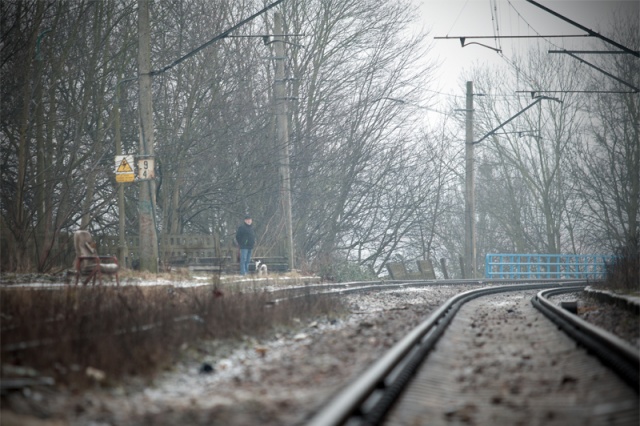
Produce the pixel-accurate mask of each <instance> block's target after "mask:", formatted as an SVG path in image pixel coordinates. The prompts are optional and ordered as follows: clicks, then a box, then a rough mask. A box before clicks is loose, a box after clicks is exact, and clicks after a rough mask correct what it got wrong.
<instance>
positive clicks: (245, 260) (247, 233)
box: [236, 214, 256, 275]
mask: <svg viewBox="0 0 640 426" xmlns="http://www.w3.org/2000/svg"><path fill="white" fill-rule="evenodd" d="M252 223H253V220H252V219H251V216H250V215H248V214H247V215H245V217H244V223H243V224H241V225H240V226H238V230H237V231H236V241H237V242H238V245H239V246H240V275H246V274H247V271H248V270H249V262H251V251H252V250H253V246H254V244H255V243H256V236H255V234H254V233H253V228H252V227H251V224H252Z"/></svg>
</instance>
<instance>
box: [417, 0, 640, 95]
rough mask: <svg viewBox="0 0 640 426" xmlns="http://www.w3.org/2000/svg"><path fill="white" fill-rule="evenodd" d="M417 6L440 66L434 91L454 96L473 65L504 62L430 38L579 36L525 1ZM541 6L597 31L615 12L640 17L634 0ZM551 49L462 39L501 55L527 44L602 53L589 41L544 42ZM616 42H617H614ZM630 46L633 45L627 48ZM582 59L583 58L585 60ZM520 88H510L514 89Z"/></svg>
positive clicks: (570, 0) (443, 0) (437, 1)
mask: <svg viewBox="0 0 640 426" xmlns="http://www.w3.org/2000/svg"><path fill="white" fill-rule="evenodd" d="M413 1H414V2H415V4H416V5H418V7H419V11H420V13H421V22H422V23H423V25H424V29H425V30H427V31H429V39H431V40H432V42H433V45H434V46H433V47H434V50H433V52H434V53H435V54H436V55H437V56H438V57H439V58H440V60H441V62H442V65H441V67H440V69H439V70H438V71H437V77H436V79H435V81H434V83H435V88H436V90H439V91H442V92H444V93H450V94H455V95H464V86H463V85H464V82H462V84H460V82H459V78H460V75H461V72H462V70H463V69H465V68H466V69H470V68H472V67H473V66H474V65H478V64H499V63H506V62H505V61H504V59H502V58H501V57H500V55H499V54H498V53H496V52H494V51H492V50H491V49H488V48H485V47H481V46H478V45H469V46H466V47H464V48H462V47H461V46H460V40H459V39H455V40H434V39H433V37H436V36H437V37H442V36H479V35H481V36H493V35H495V34H499V35H501V36H507V35H535V34H541V35H552V34H553V35H557V34H585V32H584V31H582V30H580V29H579V28H577V27H575V26H573V25H571V24H569V23H567V22H565V21H563V20H562V19H560V18H557V17H555V16H553V15H551V14H550V13H548V12H545V11H544V10H542V9H540V8H539V7H537V6H535V5H533V4H530V3H528V2H526V1H525V0H413ZM537 1H538V3H540V4H542V5H544V6H545V7H547V8H549V9H551V10H553V11H555V12H557V13H559V14H561V15H563V16H565V17H567V18H569V19H571V20H573V21H575V22H577V23H579V24H581V25H583V26H585V27H587V28H589V29H591V30H594V31H597V32H600V33H604V34H607V30H608V29H610V28H611V26H612V25H615V21H614V16H615V15H616V13H624V14H627V15H632V16H636V17H638V19H640V7H639V5H640V0H632V1H602V0H598V1H596V0H586V1H585V0H581V1H578V0H565V1H546V0H537ZM550 40H551V41H552V42H553V43H554V44H556V47H554V46H551V45H549V44H548V43H547V42H546V41H544V40H540V39H533V38H532V39H517V40H508V39H501V40H500V41H499V43H500V46H497V45H496V43H497V41H496V40H494V39H492V38H491V39H484V40H467V42H470V41H475V42H479V43H483V44H487V45H489V46H492V47H500V48H502V53H503V55H505V56H506V57H512V56H513V54H514V53H518V52H523V53H524V52H526V51H527V50H528V49H529V48H530V47H531V46H536V45H538V46H540V48H542V49H545V50H548V49H561V48H567V49H582V50H592V49H593V48H594V44H595V46H597V48H601V49H604V47H603V46H604V44H603V42H599V41H597V39H595V38H593V37H587V38H571V39H568V38H554V39H550ZM616 41H618V40H616ZM630 47H631V48H633V46H630ZM585 59H587V58H585ZM520 89H526V88H514V91H515V90H520Z"/></svg>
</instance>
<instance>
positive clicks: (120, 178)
mask: <svg viewBox="0 0 640 426" xmlns="http://www.w3.org/2000/svg"><path fill="white" fill-rule="evenodd" d="M134 180H135V175H134V174H133V173H126V174H125V173H122V174H119V175H116V182H133V181H134Z"/></svg>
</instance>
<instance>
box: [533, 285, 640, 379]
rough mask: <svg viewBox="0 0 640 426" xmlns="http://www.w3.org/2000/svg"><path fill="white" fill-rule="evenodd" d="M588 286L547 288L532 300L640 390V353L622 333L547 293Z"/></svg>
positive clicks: (545, 313)
mask: <svg viewBox="0 0 640 426" xmlns="http://www.w3.org/2000/svg"><path fill="white" fill-rule="evenodd" d="M583 288H584V287H567V288H559V289H552V290H543V291H541V292H539V293H538V294H537V295H536V297H534V298H533V299H531V303H532V304H533V306H535V307H536V308H537V309H538V310H539V311H540V312H542V313H543V314H544V315H546V316H547V317H548V318H549V319H550V320H551V321H553V322H554V323H555V324H556V325H557V326H558V327H559V328H560V329H562V330H563V331H564V332H565V333H567V334H568V335H569V336H570V337H571V338H573V339H574V340H575V341H577V342H578V343H580V344H581V345H582V346H584V347H585V348H587V350H589V351H590V352H591V353H593V354H594V355H595V356H597V357H598V358H600V360H601V361H602V362H603V363H604V364H605V365H607V366H608V367H609V368H611V370H613V371H614V372H615V373H616V374H618V376H619V377H620V378H621V379H622V380H624V381H625V382H626V383H627V384H628V385H629V386H631V387H632V388H633V389H634V390H635V391H636V392H639V391H640V353H639V352H638V350H637V349H635V348H634V347H633V346H631V345H630V344H629V343H627V342H625V341H623V340H622V339H620V338H619V337H617V336H615V335H613V334H611V333H609V332H607V331H605V330H603V329H601V328H599V327H596V326H594V325H592V324H590V323H588V322H587V321H585V320H583V319H582V318H580V317H578V316H577V315H574V314H572V313H570V312H568V311H567V310H565V309H563V308H561V307H560V306H558V305H556V304H555V303H553V302H551V301H550V300H549V299H547V297H549V296H554V295H558V294H563V293H570V292H573V291H577V290H582V289H583Z"/></svg>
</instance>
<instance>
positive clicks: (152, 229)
mask: <svg viewBox="0 0 640 426" xmlns="http://www.w3.org/2000/svg"><path fill="white" fill-rule="evenodd" d="M149 2H150V0H138V37H139V38H138V84H139V85H140V94H139V112H140V153H139V155H140V156H142V157H143V158H152V157H153V105H152V101H151V75H150V74H149V72H150V71H151V28H150V23H149ZM138 215H139V219H140V246H139V250H138V254H139V256H140V270H142V271H149V272H153V273H157V272H158V237H157V235H156V226H155V181H153V180H141V181H140V194H139V197H138Z"/></svg>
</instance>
